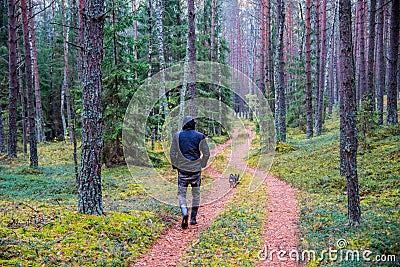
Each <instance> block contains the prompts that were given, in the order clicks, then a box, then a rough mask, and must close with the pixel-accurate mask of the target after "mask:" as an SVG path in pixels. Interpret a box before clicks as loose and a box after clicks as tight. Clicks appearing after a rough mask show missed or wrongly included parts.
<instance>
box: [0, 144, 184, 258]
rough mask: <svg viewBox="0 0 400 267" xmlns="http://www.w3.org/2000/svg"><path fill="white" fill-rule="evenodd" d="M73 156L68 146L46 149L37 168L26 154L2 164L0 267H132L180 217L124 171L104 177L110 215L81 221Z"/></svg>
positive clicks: (42, 147) (138, 172)
mask: <svg viewBox="0 0 400 267" xmlns="http://www.w3.org/2000/svg"><path fill="white" fill-rule="evenodd" d="M70 151H71V147H70V145H69V144H68V143H64V142H56V143H48V144H40V145H39V155H40V167H39V168H38V169H30V168H27V167H26V166H28V159H27V157H26V156H24V155H19V157H18V160H15V161H13V162H9V161H8V160H6V159H5V158H3V159H2V161H1V162H0V266H126V265H128V264H129V263H131V262H133V261H134V259H135V258H137V257H139V256H140V255H141V254H142V253H145V252H146V251H147V249H148V248H149V247H150V246H151V245H152V244H153V242H154V241H155V240H156V239H157V236H158V235H159V233H160V232H161V231H163V230H165V229H166V228H167V227H168V226H169V225H170V224H171V222H172V221H173V220H174V218H178V216H177V214H178V212H179V211H178V209H177V208H176V207H171V206H167V205H164V204H161V203H159V202H158V201H156V200H153V199H152V198H149V197H148V196H147V195H146V194H145V192H144V191H143V189H142V188H141V187H140V186H139V185H137V184H135V183H134V182H133V179H132V177H131V175H130V173H129V171H128V170H127V168H126V167H119V168H113V169H104V170H103V175H102V179H103V204H104V209H105V216H102V217H97V216H89V215H82V214H79V213H78V212H77V211H76V210H77V206H76V205H77V204H76V199H77V189H76V183H75V175H74V168H73V165H72V164H71V162H72V155H71V152H70ZM166 171H168V170H166ZM146 173H147V172H146V168H141V167H137V168H136V169H135V171H134V175H146Z"/></svg>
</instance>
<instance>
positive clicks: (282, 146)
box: [275, 142, 296, 153]
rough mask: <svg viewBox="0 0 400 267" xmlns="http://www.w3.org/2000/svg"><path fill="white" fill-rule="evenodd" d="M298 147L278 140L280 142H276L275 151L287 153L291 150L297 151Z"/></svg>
mask: <svg viewBox="0 0 400 267" xmlns="http://www.w3.org/2000/svg"><path fill="white" fill-rule="evenodd" d="M295 150H296V149H295V148H294V146H292V145H290V144H288V143H285V142H278V144H276V147H275V151H276V152H279V153H287V152H290V151H295Z"/></svg>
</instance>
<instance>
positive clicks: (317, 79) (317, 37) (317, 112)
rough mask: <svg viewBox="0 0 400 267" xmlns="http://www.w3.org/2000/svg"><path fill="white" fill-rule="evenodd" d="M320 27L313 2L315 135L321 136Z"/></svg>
mask: <svg viewBox="0 0 400 267" xmlns="http://www.w3.org/2000/svg"><path fill="white" fill-rule="evenodd" d="M320 36H321V25H320V1H319V0H316V1H315V46H316V48H317V51H316V55H315V70H316V72H315V122H314V127H315V135H317V136H319V135H321V129H322V126H321V125H320V122H322V120H321V121H320V120H319V118H320V117H321V118H322V114H320V111H321V108H320V103H321V98H322V93H321V91H322V89H321V88H320V85H321V83H320V80H321V76H322V73H321V37H320Z"/></svg>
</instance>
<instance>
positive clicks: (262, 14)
mask: <svg viewBox="0 0 400 267" xmlns="http://www.w3.org/2000/svg"><path fill="white" fill-rule="evenodd" d="M264 1H265V0H261V3H260V5H261V7H260V27H261V32H260V35H261V48H260V90H261V92H263V93H264V94H265V96H266V97H267V98H268V95H267V92H266V87H265V86H266V85H265V78H264V77H265V76H266V74H265V70H266V69H265V60H266V58H265V56H266V51H265V42H266V40H265V39H266V36H265V32H266V30H265V11H264V10H265V3H264Z"/></svg>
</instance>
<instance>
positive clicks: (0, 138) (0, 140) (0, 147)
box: [0, 105, 6, 153]
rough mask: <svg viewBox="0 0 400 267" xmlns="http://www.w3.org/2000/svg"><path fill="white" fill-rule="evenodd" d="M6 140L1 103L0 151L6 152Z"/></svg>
mask: <svg viewBox="0 0 400 267" xmlns="http://www.w3.org/2000/svg"><path fill="white" fill-rule="evenodd" d="M4 141H5V140H4V126H3V109H2V108H1V105H0V153H6V146H5V144H4Z"/></svg>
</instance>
